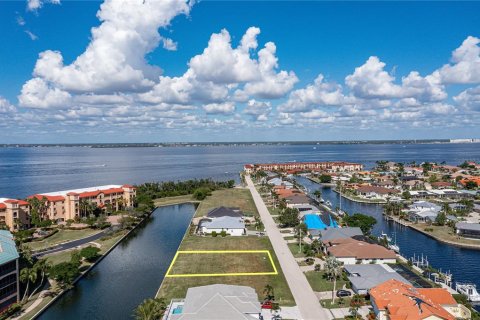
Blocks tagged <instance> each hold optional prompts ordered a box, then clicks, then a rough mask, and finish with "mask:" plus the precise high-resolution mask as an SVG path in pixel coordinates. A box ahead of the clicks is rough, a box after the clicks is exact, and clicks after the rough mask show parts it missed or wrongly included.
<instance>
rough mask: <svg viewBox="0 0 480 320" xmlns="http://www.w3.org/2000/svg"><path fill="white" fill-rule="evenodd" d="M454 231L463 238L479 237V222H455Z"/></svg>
mask: <svg viewBox="0 0 480 320" xmlns="http://www.w3.org/2000/svg"><path fill="white" fill-rule="evenodd" d="M455 229H456V232H457V234H458V235H459V236H462V237H465V238H480V224H479V223H469V222H458V223H457V224H455Z"/></svg>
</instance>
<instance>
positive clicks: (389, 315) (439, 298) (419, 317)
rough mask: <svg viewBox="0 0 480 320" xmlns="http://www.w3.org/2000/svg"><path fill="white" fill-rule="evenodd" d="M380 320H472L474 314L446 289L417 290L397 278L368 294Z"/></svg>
mask: <svg viewBox="0 0 480 320" xmlns="http://www.w3.org/2000/svg"><path fill="white" fill-rule="evenodd" d="M369 294H370V300H371V302H372V306H373V310H374V312H375V315H376V318H377V319H378V320H391V319H408V320H423V319H425V320H426V319H428V320H437V319H438V320H455V319H470V318H471V312H470V310H469V309H467V308H466V307H465V306H464V305H462V304H459V303H457V302H456V301H455V299H454V298H453V296H452V295H451V294H450V293H449V292H448V291H447V290H446V289H443V288H415V287H413V286H412V285H410V284H406V283H403V282H401V281H398V280H396V279H391V280H388V281H386V282H384V283H382V284H380V285H377V286H376V287H374V288H372V289H371V290H370V291H369Z"/></svg>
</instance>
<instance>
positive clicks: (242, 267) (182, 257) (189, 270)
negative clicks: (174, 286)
mask: <svg viewBox="0 0 480 320" xmlns="http://www.w3.org/2000/svg"><path fill="white" fill-rule="evenodd" d="M274 271H275V270H274V269H273V266H272V263H271V262H270V258H269V257H268V254H267V253H265V252H235V253H233V252H221V251H220V252H218V253H179V254H178V257H177V259H176V260H175V262H174V264H173V266H172V269H171V270H170V273H169V274H170V275H178V274H190V275H195V274H224V273H261V272H274Z"/></svg>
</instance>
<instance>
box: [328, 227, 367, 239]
mask: <svg viewBox="0 0 480 320" xmlns="http://www.w3.org/2000/svg"><path fill="white" fill-rule="evenodd" d="M362 236H363V232H362V230H361V229H360V228H358V227H345V228H328V229H325V230H322V231H321V232H320V239H321V240H322V241H331V240H336V239H349V238H353V237H362Z"/></svg>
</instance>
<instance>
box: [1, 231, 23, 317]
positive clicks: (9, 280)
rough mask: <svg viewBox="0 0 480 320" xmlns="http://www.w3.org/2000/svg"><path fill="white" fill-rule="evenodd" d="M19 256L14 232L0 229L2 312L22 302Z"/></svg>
mask: <svg viewBox="0 0 480 320" xmlns="http://www.w3.org/2000/svg"><path fill="white" fill-rule="evenodd" d="M19 257H20V256H19V254H18V251H17V247H16V246H15V241H14V240H13V236H12V234H11V233H10V232H9V231H7V230H0V283H1V290H0V312H3V311H4V310H6V309H8V307H10V305H12V304H13V303H17V302H20V284H19V278H18V276H19V266H18V258H19Z"/></svg>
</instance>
